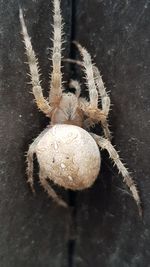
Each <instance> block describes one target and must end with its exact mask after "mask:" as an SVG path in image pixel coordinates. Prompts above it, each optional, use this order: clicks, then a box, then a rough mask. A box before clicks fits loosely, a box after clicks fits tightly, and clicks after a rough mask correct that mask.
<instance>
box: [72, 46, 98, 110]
mask: <svg viewBox="0 0 150 267" xmlns="http://www.w3.org/2000/svg"><path fill="white" fill-rule="evenodd" d="M74 44H75V45H76V46H77V47H78V49H79V51H80V53H81V55H82V57H83V67H84V72H85V74H86V81H87V86H88V89H89V97H90V108H92V109H95V108H97V106H98V92H97V89H96V85H95V81H94V74H93V65H92V60H91V56H90V54H89V53H88V52H87V50H86V49H85V48H84V47H82V46H81V45H80V44H79V43H77V42H74Z"/></svg>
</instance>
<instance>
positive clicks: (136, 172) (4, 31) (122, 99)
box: [0, 0, 150, 267]
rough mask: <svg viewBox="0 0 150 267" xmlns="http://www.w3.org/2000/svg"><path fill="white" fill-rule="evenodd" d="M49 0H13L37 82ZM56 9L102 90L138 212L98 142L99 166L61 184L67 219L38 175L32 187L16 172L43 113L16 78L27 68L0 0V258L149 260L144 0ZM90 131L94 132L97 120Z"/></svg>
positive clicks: (11, 261)
mask: <svg viewBox="0 0 150 267" xmlns="http://www.w3.org/2000/svg"><path fill="white" fill-rule="evenodd" d="M49 2H50V1H49V0H45V1H43V0H36V1H34V0H32V1H29V0H27V1H20V5H21V6H22V7H23V9H24V14H25V20H26V24H27V27H28V30H29V33H30V36H31V37H32V42H33V45H34V49H35V51H36V53H37V54H38V56H39V61H40V66H41V68H42V73H43V75H42V80H43V87H44V88H45V89H46V88H48V71H49V61H48V60H47V58H48V56H49V55H50V52H49V50H48V47H49V43H50V41H49V36H50V33H51V27H50V26H49V23H50V22H51V19H52V16H51V15H50V16H49V14H50V12H49V8H48V6H49ZM71 2H72V3H71ZM71 5H72V7H71ZM71 8H72V11H73V12H72V11H71ZM50 9H51V8H50ZM62 10H63V15H64V18H65V22H66V23H67V24H66V27H65V38H66V40H67V43H66V48H67V49H66V56H68V53H69V49H70V48H69V47H70V38H71V37H72V39H76V40H78V41H80V42H81V43H82V44H83V45H84V46H85V47H87V49H88V50H89V52H90V53H91V54H92V55H93V58H94V61H95V62H96V64H97V66H98V67H99V68H100V70H101V73H102V75H103V79H104V81H105V84H106V86H107V89H108V90H109V91H111V93H110V95H111V100H112V103H113V106H112V111H111V113H110V120H111V125H112V127H111V128H112V131H113V134H114V139H113V143H114V144H116V147H117V149H118V150H120V151H121V152H120V155H121V157H122V158H123V159H124V161H125V162H126V163H127V166H128V167H129V169H130V170H131V171H132V174H133V177H134V178H135V180H136V182H137V183H138V186H139V189H140V193H141V196H142V201H143V206H144V218H143V221H141V220H140V218H139V217H138V213H137V208H136V205H135V203H134V201H133V199H132V197H131V196H130V194H128V191H127V189H126V187H124V186H123V183H122V178H121V176H120V175H118V174H117V170H115V169H114V168H113V166H112V164H111V163H110V160H109V159H108V157H107V153H104V152H103V153H102V157H103V160H102V171H101V173H100V175H99V179H98V180H97V182H96V183H95V184H94V186H93V187H92V188H91V189H88V190H85V191H83V192H80V193H77V194H73V193H72V194H69V201H70V204H71V205H72V206H74V207H75V208H74V210H73V212H72V219H70V216H69V212H68V211H66V210H64V209H62V208H60V207H57V206H56V205H55V204H54V203H53V202H52V201H50V200H49V199H48V198H47V196H46V194H45V192H43V190H42V189H41V188H40V186H39V185H38V184H37V185H36V190H37V195H36V197H35V198H34V197H33V196H32V194H31V192H30V190H29V188H28V186H27V184H26V182H25V162H24V161H25V157H24V154H25V151H26V150H27V148H28V144H29V143H31V141H32V139H33V138H35V137H36V136H37V135H38V134H39V133H40V132H41V131H42V129H43V128H44V127H45V125H46V124H47V123H48V122H47V121H46V120H45V118H44V116H43V115H42V114H40V113H39V112H38V111H37V109H36V106H35V104H33V96H32V95H31V94H30V93H29V91H31V89H30V86H29V85H26V82H27V81H29V79H28V78H27V77H26V72H27V71H28V68H27V66H25V64H24V61H26V58H25V56H24V47H23V44H22V42H21V36H20V25H19V20H18V2H17V1H14V0H9V1H8V0H6V1H1V2H0V20H1V21H0V25H1V26H0V39H1V43H0V62H1V63H0V107H1V108H0V109H1V111H0V117H1V124H0V138H1V141H0V149H1V150H0V152H1V157H0V179H1V180H0V203H1V204H0V266H1V267H34V266H37V267H46V266H48V267H49V266H52V267H59V266H63V267H67V266H68V267H86V266H88V267H89V266H95V267H99V266H101V267H109V266H110V267H120V266H122V267H141V266H142V267H147V266H148V265H149V262H150V253H149V248H150V227H149V225H150V210H149V207H150V193H149V192H150V179H149V158H150V148H149V132H150V131H149V124H150V117H149V114H150V103H149V99H150V90H149V83H150V81H149V79H150V78H149V77H150V76H149V67H150V53H149V50H150V35H149V13H150V1H149V0H147V1H146V0H141V1H135V0H133V1H131V0H129V1H122V0H119V1H116V0H113V1H108V0H106V1H103V0H88V1H85V0H73V1H71V0H70V1H69V0H63V1H62ZM71 13H72V22H71ZM49 18H50V19H49ZM70 27H72V33H71V28H70ZM66 33H67V35H66ZM70 33H71V34H70ZM72 51H73V50H72ZM72 55H75V52H74V51H73V52H72ZM66 68H69V67H66ZM70 68H71V70H72V71H73V70H74V69H75V68H74V67H72V66H71V67H70ZM76 73H79V71H77V72H76ZM68 74H69V73H68ZM75 75H76V74H75ZM67 78H68V76H66V77H65V79H66V80H67ZM45 92H46V90H45ZM96 132H97V133H99V127H97V128H96ZM56 189H57V190H59V189H58V188H56ZM60 193H61V194H62V195H63V198H66V200H67V197H68V195H67V192H65V191H64V190H62V189H60ZM70 225H71V227H70ZM70 228H71V229H70Z"/></svg>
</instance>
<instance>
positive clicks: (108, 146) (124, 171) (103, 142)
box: [90, 133, 143, 217]
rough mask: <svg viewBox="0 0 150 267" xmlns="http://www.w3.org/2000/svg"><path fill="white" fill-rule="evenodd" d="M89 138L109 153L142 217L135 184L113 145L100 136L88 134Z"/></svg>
mask: <svg viewBox="0 0 150 267" xmlns="http://www.w3.org/2000/svg"><path fill="white" fill-rule="evenodd" d="M90 134H91V136H92V137H93V138H94V139H95V141H96V143H97V144H98V146H99V147H100V148H101V149H106V150H107V152H108V153H109V156H110V158H111V159H112V160H113V161H114V164H115V165H116V166H117V168H118V170H119V172H120V173H121V174H122V176H123V181H124V182H125V183H126V185H127V186H128V187H129V189H130V191H131V192H132V196H133V198H134V200H135V202H136V204H137V207H138V210H139V215H140V216H141V217H142V213H143V211H142V207H141V199H140V196H139V193H138V190H137V187H136V184H135V182H134V180H133V178H132V177H131V176H130V174H129V172H128V170H127V168H126V167H125V166H124V164H123V163H122V161H121V160H120V158H119V155H118V153H117V151H116V149H115V148H114V147H113V145H112V144H111V143H110V141H109V140H108V139H105V138H103V137H101V136H98V135H96V134H93V133H90Z"/></svg>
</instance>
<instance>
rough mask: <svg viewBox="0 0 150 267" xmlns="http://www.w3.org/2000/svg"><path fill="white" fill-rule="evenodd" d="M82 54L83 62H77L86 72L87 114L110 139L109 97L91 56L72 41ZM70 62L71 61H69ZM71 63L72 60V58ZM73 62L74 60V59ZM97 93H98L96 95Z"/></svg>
mask: <svg viewBox="0 0 150 267" xmlns="http://www.w3.org/2000/svg"><path fill="white" fill-rule="evenodd" d="M74 44H75V45H76V46H77V48H78V49H79V51H80V53H81V55H82V56H83V63H80V62H78V61H77V64H79V65H82V66H83V67H84V72H85V74H86V80H87V86H88V89H89V96H90V105H89V107H88V108H87V115H88V116H89V117H91V119H92V120H95V121H101V124H102V127H103V131H104V135H105V137H106V138H107V139H109V140H110V139H111V133H110V131H109V127H108V123H107V117H108V113H109V109H110V98H109V96H108V94H107V92H106V89H105V87H104V84H103V81H102V77H101V75H100V72H99V70H98V68H97V67H95V66H94V65H93V64H92V60H91V56H90V54H89V53H88V52H87V50H86V49H85V48H83V47H82V46H81V45H80V44H79V43H77V42H74ZM70 62H71V61H70ZM72 63H73V60H72ZM74 63H75V61H74ZM97 90H98V91H97ZM98 93H99V95H98ZM99 96H100V99H101V102H102V110H100V109H99V108H98V97H99Z"/></svg>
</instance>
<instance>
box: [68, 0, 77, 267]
mask: <svg viewBox="0 0 150 267" xmlns="http://www.w3.org/2000/svg"><path fill="white" fill-rule="evenodd" d="M70 23H71V37H70V55H69V56H70V58H75V51H74V49H72V41H73V40H75V25H76V0H72V3H71V20H70ZM75 74H76V73H75V67H74V64H71V65H70V77H71V76H73V78H74V76H75ZM76 197H77V193H76V192H73V191H69V205H70V207H71V213H70V220H69V237H68V243H67V250H68V251H67V253H68V267H73V266H74V257H75V249H76V230H77V227H76V226H77V225H76V224H77V222H76V214H77V202H76Z"/></svg>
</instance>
